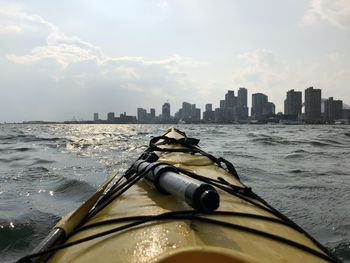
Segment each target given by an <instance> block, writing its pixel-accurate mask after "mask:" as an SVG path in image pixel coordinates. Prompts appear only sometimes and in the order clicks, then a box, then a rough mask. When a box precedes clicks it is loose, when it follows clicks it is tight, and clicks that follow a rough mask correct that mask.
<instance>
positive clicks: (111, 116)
mask: <svg viewBox="0 0 350 263" xmlns="http://www.w3.org/2000/svg"><path fill="white" fill-rule="evenodd" d="M114 118H115V116H114V112H108V113H107V121H109V122H114Z"/></svg>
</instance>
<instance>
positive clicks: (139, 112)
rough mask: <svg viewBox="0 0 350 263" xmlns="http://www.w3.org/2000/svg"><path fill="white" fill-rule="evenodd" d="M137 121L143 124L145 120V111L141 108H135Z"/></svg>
mask: <svg viewBox="0 0 350 263" xmlns="http://www.w3.org/2000/svg"><path fill="white" fill-rule="evenodd" d="M137 120H138V121H139V122H145V121H146V120H147V111H146V110H145V109H143V108H137Z"/></svg>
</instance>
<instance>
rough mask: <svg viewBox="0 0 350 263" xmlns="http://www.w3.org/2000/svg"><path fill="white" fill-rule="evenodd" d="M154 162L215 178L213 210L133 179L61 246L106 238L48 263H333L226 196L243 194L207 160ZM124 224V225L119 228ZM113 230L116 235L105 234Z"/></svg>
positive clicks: (163, 157) (263, 214) (250, 202)
mask: <svg viewBox="0 0 350 263" xmlns="http://www.w3.org/2000/svg"><path fill="white" fill-rule="evenodd" d="M164 135H165V136H167V137H169V138H174V139H181V138H184V134H183V133H181V132H179V131H177V130H176V129H174V128H170V129H168V130H167V132H166V133H165V134H164ZM160 142H161V141H160ZM157 145H158V146H157V147H159V148H171V149H181V148H183V146H182V145H177V144H162V143H159V144H157ZM196 147H197V146H196ZM158 162H162V163H167V164H171V165H173V166H175V167H176V168H178V169H179V170H180V171H183V172H185V171H187V172H189V174H194V175H199V176H203V177H206V178H210V179H213V180H214V182H218V178H219V179H220V181H222V182H224V184H222V187H221V188H220V187H216V186H215V189H216V190H217V192H218V194H219V196H220V206H219V208H218V209H217V210H216V211H213V212H210V211H209V212H201V211H195V210H193V209H192V208H191V207H190V206H188V205H187V204H186V203H185V202H183V201H179V200H177V199H176V198H174V196H172V195H169V194H163V193H160V192H159V191H157V190H156V189H155V188H154V187H152V186H150V185H149V184H148V183H146V182H145V181H144V180H140V181H138V182H137V183H135V184H134V185H133V186H132V187H130V188H129V189H128V190H127V191H125V192H124V193H123V194H122V195H120V196H119V197H118V198H116V199H114V200H113V201H112V202H110V203H109V204H108V205H107V206H106V207H104V208H103V209H102V210H101V211H99V212H98V213H97V214H95V215H94V216H93V217H92V218H90V219H89V220H88V221H87V222H85V223H84V225H83V226H82V227H83V228H84V227H86V226H89V225H90V226H91V225H93V224H95V225H94V227H90V228H89V227H86V229H85V230H81V231H78V232H76V233H75V234H73V235H71V236H70V237H69V238H68V240H66V241H65V243H70V242H74V241H77V240H81V239H84V238H88V237H90V236H93V235H98V234H100V233H102V232H106V231H110V232H111V233H109V234H106V235H103V236H101V237H98V238H94V239H92V240H88V241H86V242H82V243H80V244H76V245H73V246H70V247H67V248H64V249H60V250H58V251H56V252H55V253H54V254H53V255H52V256H51V258H50V259H49V262H135V263H136V262H138V263H141V262H164V263H165V262H167V263H168V262H169V263H170V262H192V263H195V262H201V263H203V262H231V263H233V262H237V263H241V262H266V263H267V262H309V263H313V262H337V261H336V260H337V259H334V258H331V256H330V255H329V254H327V253H326V252H325V251H324V249H322V248H320V246H319V245H318V244H317V243H315V242H314V241H313V240H311V239H310V237H309V236H308V235H307V234H306V233H305V232H303V231H300V230H299V229H297V228H295V227H292V226H291V225H290V223H289V222H286V221H285V220H283V218H281V217H279V216H278V215H276V214H275V213H274V212H272V211H271V209H270V208H269V206H268V205H267V204H266V203H264V202H263V201H261V200H259V199H256V198H255V197H254V196H249V195H244V194H239V193H238V194H236V195H234V194H231V193H229V192H228V191H226V189H228V188H229V189H233V190H234V189H235V186H236V187H237V189H239V188H245V185H243V184H242V183H241V182H240V180H239V179H237V178H235V177H234V176H233V175H232V174H231V173H229V171H227V169H224V168H223V167H220V166H219V165H218V164H217V163H215V162H213V161H212V160H210V159H209V158H208V157H206V156H203V155H201V154H193V153H184V152H159V160H158ZM183 176H187V175H185V174H183ZM217 185H218V186H219V184H218V183H217ZM102 190H103V189H102ZM233 190H232V191H233ZM176 211H183V212H179V213H177V212H176ZM79 213H80V212H79ZM164 213H168V214H164ZM172 213H173V214H172ZM158 215H162V216H158ZM157 216H158V217H157ZM126 217H128V220H126V219H125V218H126ZM68 218H69V216H68ZM142 219H143V220H144V221H142ZM65 220H67V218H64V219H62V220H61V222H59V223H58V225H57V226H58V227H61V228H63V229H64V228H65V227H67V228H69V222H68V224H67V222H65ZM118 220H119V221H118ZM140 220H141V221H140ZM101 222H102V223H101ZM103 222H104V223H103ZM133 223H135V225H132V224H133ZM125 225H128V226H127V227H123V226H125ZM115 229H119V231H115V232H113V231H114V230H115ZM65 230H67V231H68V232H70V231H71V230H70V229H65ZM73 231H74V229H73ZM264 233H265V234H264ZM274 237H276V238H274ZM284 240H287V241H284ZM295 244H297V245H295ZM298 244H299V246H298ZM310 251H311V252H310ZM315 253H316V255H315Z"/></svg>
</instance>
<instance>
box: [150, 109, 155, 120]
mask: <svg viewBox="0 0 350 263" xmlns="http://www.w3.org/2000/svg"><path fill="white" fill-rule="evenodd" d="M150 117H151V120H153V119H154V118H155V117H156V109H154V108H151V109H150Z"/></svg>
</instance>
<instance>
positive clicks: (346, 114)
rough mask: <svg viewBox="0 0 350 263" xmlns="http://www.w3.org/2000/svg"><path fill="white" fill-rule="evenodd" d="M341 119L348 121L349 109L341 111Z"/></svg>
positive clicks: (349, 116)
mask: <svg viewBox="0 0 350 263" xmlns="http://www.w3.org/2000/svg"><path fill="white" fill-rule="evenodd" d="M343 118H344V119H348V120H350V109H343Z"/></svg>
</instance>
